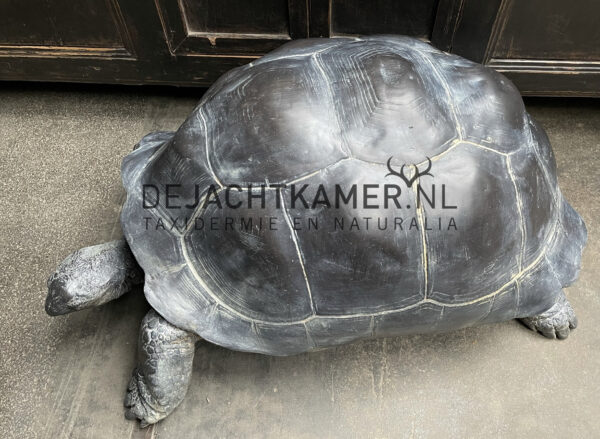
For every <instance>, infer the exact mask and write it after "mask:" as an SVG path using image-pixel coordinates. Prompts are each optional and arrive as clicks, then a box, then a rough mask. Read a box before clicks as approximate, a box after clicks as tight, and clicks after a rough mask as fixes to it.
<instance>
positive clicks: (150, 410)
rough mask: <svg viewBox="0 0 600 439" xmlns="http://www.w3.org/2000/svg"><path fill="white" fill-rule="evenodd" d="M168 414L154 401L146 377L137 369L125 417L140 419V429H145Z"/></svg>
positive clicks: (128, 396) (127, 399) (133, 376)
mask: <svg viewBox="0 0 600 439" xmlns="http://www.w3.org/2000/svg"><path fill="white" fill-rule="evenodd" d="M167 414H168V413H166V412H165V411H163V410H161V409H160V407H159V406H158V404H157V403H156V402H155V401H153V397H152V394H151V393H150V392H149V390H148V387H147V385H146V383H145V381H144V376H143V375H142V374H141V373H140V371H139V369H135V370H134V371H133V375H132V377H131V381H129V386H128V387H127V395H126V396H125V417H126V418H127V419H131V420H134V419H139V420H140V427H141V428H144V427H147V426H148V425H150V424H154V423H156V422H158V421H160V420H161V419H163V418H164V417H165V416H167Z"/></svg>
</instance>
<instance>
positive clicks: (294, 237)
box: [279, 192, 315, 316]
mask: <svg viewBox="0 0 600 439" xmlns="http://www.w3.org/2000/svg"><path fill="white" fill-rule="evenodd" d="M279 199H280V200H281V208H282V210H283V216H284V217H285V222H286V224H287V225H288V227H289V228H290V234H291V236H292V241H293V242H294V246H295V247H296V254H297V255H298V262H300V268H302V275H303V276H304V281H305V282H306V290H307V291H308V298H309V300H310V309H311V311H312V314H313V316H314V315H315V304H314V302H313V296H312V291H311V289H310V282H309V281H308V275H307V274H306V267H305V266H304V256H303V255H302V251H301V250H300V243H299V242H298V234H297V233H296V230H294V227H293V226H292V221H291V219H290V214H289V212H288V210H287V207H286V206H285V202H284V200H283V195H282V194H281V192H279Z"/></svg>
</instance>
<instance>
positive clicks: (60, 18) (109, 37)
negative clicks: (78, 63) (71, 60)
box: [0, 0, 132, 56]
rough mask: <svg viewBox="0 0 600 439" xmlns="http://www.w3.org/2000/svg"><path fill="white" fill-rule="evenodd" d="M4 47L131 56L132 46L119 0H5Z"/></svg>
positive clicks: (0, 28) (1, 15) (0, 19)
mask: <svg viewBox="0 0 600 439" xmlns="http://www.w3.org/2000/svg"><path fill="white" fill-rule="evenodd" d="M32 11H35V12H36V13H32ZM0 50H2V51H3V52H5V53H14V54H16V53H19V52H20V53H22V52H24V51H26V50H33V51H35V52H34V53H40V52H50V53H52V52H55V53H57V54H60V53H62V52H78V53H79V55H80V56H82V55H83V56H86V55H90V56H98V55H106V54H113V55H115V56H118V55H124V56H128V55H131V51H132V47H131V42H130V38H129V34H128V31H127V29H126V27H125V24H124V22H123V19H122V16H121V11H120V8H119V5H118V4H117V3H116V1H112V0H108V1H107V0H80V1H78V2H77V6H76V7H74V6H73V2H72V1H67V0H49V1H44V2H40V1H37V0H4V1H2V2H0Z"/></svg>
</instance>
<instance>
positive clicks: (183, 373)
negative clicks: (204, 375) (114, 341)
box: [125, 310, 199, 428]
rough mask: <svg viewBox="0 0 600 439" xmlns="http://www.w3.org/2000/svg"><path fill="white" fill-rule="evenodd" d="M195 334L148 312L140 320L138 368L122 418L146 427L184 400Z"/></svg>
mask: <svg viewBox="0 0 600 439" xmlns="http://www.w3.org/2000/svg"><path fill="white" fill-rule="evenodd" d="M198 340H199V337H198V336H197V335H196V334H192V333H190V332H186V331H183V330H181V329H179V328H177V327H175V326H173V325H171V324H170V323H169V322H167V321H166V320H165V319H163V318H162V317H161V316H160V315H158V314H157V313H156V311H154V310H150V311H149V312H148V314H146V316H145V317H144V320H143V321H142V326H141V329H140V336H139V341H138V366H137V367H136V368H135V369H134V371H133V375H132V377H131V381H130V382H129V387H128V388H127V395H126V397H125V417H126V418H127V419H136V418H137V419H139V420H140V426H141V427H142V428H143V427H146V426H147V425H149V424H154V423H155V422H158V421H160V420H161V419H163V418H165V417H167V416H168V415H169V414H170V413H171V412H172V411H173V410H175V408H176V407H177V406H178V405H179V404H180V403H181V401H183V398H184V397H185V394H186V392H187V389H188V385H189V382H190V378H191V375H192V362H193V360H194V351H195V344H196V341H198Z"/></svg>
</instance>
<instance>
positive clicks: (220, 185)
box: [198, 107, 223, 188]
mask: <svg viewBox="0 0 600 439" xmlns="http://www.w3.org/2000/svg"><path fill="white" fill-rule="evenodd" d="M203 112H204V107H200V108H198V115H199V116H200V119H201V120H202V125H203V126H204V151H205V152H206V164H207V165H208V170H209V172H210V174H211V175H212V178H213V180H214V181H215V183H217V184H218V185H219V187H220V188H222V187H223V183H221V180H219V177H217V174H215V171H214V170H213V167H212V163H211V160H210V154H209V150H208V125H207V124H206V118H205V117H204V114H203Z"/></svg>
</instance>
